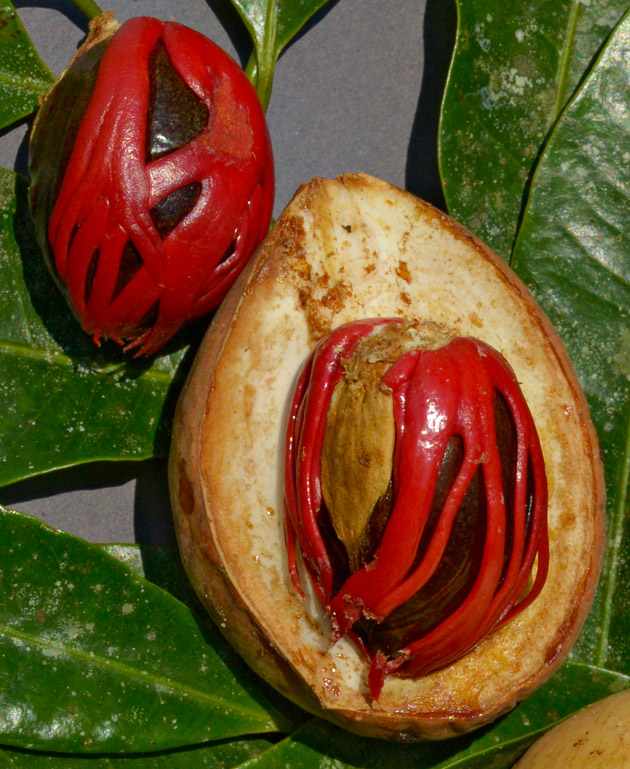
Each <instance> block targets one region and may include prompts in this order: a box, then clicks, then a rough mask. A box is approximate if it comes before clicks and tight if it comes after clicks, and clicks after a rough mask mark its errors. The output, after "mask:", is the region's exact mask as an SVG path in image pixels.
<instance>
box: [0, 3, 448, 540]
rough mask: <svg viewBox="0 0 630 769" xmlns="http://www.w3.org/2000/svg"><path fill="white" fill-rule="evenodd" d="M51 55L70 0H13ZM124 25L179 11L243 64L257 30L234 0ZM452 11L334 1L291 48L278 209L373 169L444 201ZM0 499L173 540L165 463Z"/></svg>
mask: <svg viewBox="0 0 630 769" xmlns="http://www.w3.org/2000/svg"><path fill="white" fill-rule="evenodd" d="M14 4H15V6H16V8H17V10H18V12H19V14H20V17H21V18H22V20H23V22H24V24H25V26H26V28H27V30H28V32H29V34H30V35H31V37H32V39H33V42H34V43H35V45H36V47H37V49H38V50H39V52H40V54H41V56H42V58H43V59H44V61H45V62H46V64H47V65H48V66H49V67H50V68H51V69H52V71H53V72H54V73H55V74H57V75H58V74H60V73H61V71H62V70H63V68H64V67H65V66H66V64H67V62H68V60H69V59H70V58H71V57H72V55H73V53H74V51H75V50H76V48H77V46H78V45H79V44H80V42H81V40H82V39H83V37H84V35H85V33H86V31H87V24H86V21H85V18H84V17H83V16H82V15H81V14H80V13H79V12H78V11H76V9H75V8H74V6H73V5H72V3H71V2H69V0H68V1H64V0H58V1H56V2H55V1H54V0H50V1H47V0H38V1H37V2H27V1H26V0H14ZM101 7H103V8H106V9H109V10H113V11H114V12H115V15H116V17H117V19H118V20H119V21H124V20H125V19H127V18H129V17H130V16H140V15H152V16H156V17H158V18H162V19H169V18H174V19H175V20H176V21H179V22H181V23H183V24H187V25H189V26H191V27H194V28H195V29H197V30H199V31H201V32H203V33H204V34H206V35H207V36H208V37H210V38H211V39H213V40H214V41H215V42H217V43H218V44H219V45H221V46H223V47H224V48H225V49H226V50H228V51H229V52H230V53H231V54H232V55H233V56H234V57H235V58H236V59H237V60H238V61H239V62H240V63H241V64H242V66H245V64H246V61H247V58H248V55H249V50H250V47H249V39H248V36H247V33H246V31H245V29H244V27H243V25H242V23H241V22H240V20H239V18H238V16H237V15H236V12H235V11H234V10H233V8H232V7H231V5H230V4H229V2H228V1H227V0H221V1H220V2H218V1H215V0H207V1H206V0H186V2H178V3H175V2H173V1H172V0H170V1H169V0H128V1H127V2H125V1H124V0H111V2H109V3H108V4H105V3H104V2H103V3H102V4H101ZM454 14H455V12H454V9H453V7H452V3H451V1H450V0H396V1H395V2H394V1H393V0H389V2H383V0H330V2H329V3H328V4H327V5H325V6H324V8H323V9H322V11H320V12H319V13H318V14H317V15H316V16H315V17H314V18H313V20H312V21H311V22H310V23H309V24H308V25H307V27H306V28H305V29H304V30H303V32H302V33H300V35H299V36H298V37H297V38H296V39H295V40H294V41H293V42H292V44H291V45H290V46H289V48H288V49H287V50H286V51H285V52H284V53H283V55H282V56H281V58H280V60H279V62H278V65H277V68H276V75H275V80H274V90H273V94H272V97H271V103H270V106H269V110H268V113H267V118H268V121H269V128H270V132H271V137H272V141H273V146H274V154H275V163H276V206H275V213H276V215H278V214H279V213H280V211H281V210H282V209H283V208H284V206H285V205H286V204H287V202H288V201H289V200H290V198H291V196H292V194H293V192H294V191H295V190H296V188H297V187H298V186H299V185H300V184H302V183H303V182H306V181H308V180H309V179H311V178H312V177H314V176H323V177H334V176H336V175H338V174H341V173H345V172H350V171H363V172H366V173H370V174H373V175H375V176H379V177H381V178H383V179H385V180H387V181H389V182H391V183H393V184H396V185H398V186H400V187H403V188H406V189H408V190H409V191H411V192H413V193H415V194H417V195H420V196H421V197H423V198H425V199H426V200H428V201H429V202H431V203H434V204H435V205H438V206H439V207H443V201H442V197H441V193H440V186H439V179H438V175H437V161H436V142H437V139H436V131H437V120H438V110H439V100H440V96H441V93H442V89H443V86H444V82H445V78H446V72H447V67H448V59H449V55H450V50H451V45H452V40H453V35H454V25H455V15H454ZM27 131H28V125H27V123H24V124H22V125H20V126H18V127H17V128H15V129H13V130H10V131H7V132H5V133H3V134H0V164H1V165H2V166H3V167H5V168H10V169H13V170H16V171H19V172H22V173H26V170H27V146H26V143H27ZM0 502H1V503H3V504H5V505H6V506H9V507H13V508H15V509H18V510H21V511H23V512H28V513H32V514H34V515H37V516H39V517H40V518H42V519H44V520H46V521H47V522H48V523H50V524H51V525H52V526H55V527H56V528H60V529H63V530H65V531H69V532H71V533H74V534H78V535H80V536H82V537H85V538H86V539H90V540H93V541H97V542H133V541H136V542H141V543H146V544H172V543H173V542H174V539H173V533H172V526H171V520H170V506H169V502H168V486H167V481H166V462H165V460H162V459H155V460H151V461H148V462H140V463H131V462H124V463H110V464H108V463H97V464H90V465H83V466H80V467H77V468H72V469H70V470H65V471H59V472H54V473H49V474H48V475H46V476H41V477H39V478H35V479H32V480H29V481H25V482H22V483H18V484H14V485H13V486H10V487H7V488H5V489H0Z"/></svg>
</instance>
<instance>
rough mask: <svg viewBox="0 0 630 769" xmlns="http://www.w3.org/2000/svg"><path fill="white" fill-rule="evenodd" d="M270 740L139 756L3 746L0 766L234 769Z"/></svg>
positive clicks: (34, 768)
mask: <svg viewBox="0 0 630 769" xmlns="http://www.w3.org/2000/svg"><path fill="white" fill-rule="evenodd" d="M269 747H270V744H269V743H268V742H267V741H266V740H260V739H258V740H234V741H232V742H221V743H218V744H214V745H204V746H200V747H194V748H190V749H186V750H172V751H168V752H159V753H148V754H142V755H139V756H130V755H125V756H112V755H108V756H90V757H89V763H86V761H87V760H88V759H86V757H85V756H78V755H71V754H68V753H61V754H54V753H39V752H35V751H29V750H18V749H11V748H0V769H231V768H232V767H237V766H240V765H241V764H244V763H245V762H246V761H249V760H251V759H252V758H256V756H259V755H260V754H261V753H262V752H263V751H265V750H268V749H269Z"/></svg>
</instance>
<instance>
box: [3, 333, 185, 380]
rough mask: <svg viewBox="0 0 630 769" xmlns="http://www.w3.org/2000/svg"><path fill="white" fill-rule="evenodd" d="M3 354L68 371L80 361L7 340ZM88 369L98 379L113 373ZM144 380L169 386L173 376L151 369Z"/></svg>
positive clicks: (58, 353) (60, 353) (144, 376)
mask: <svg viewBox="0 0 630 769" xmlns="http://www.w3.org/2000/svg"><path fill="white" fill-rule="evenodd" d="M2 354H6V355H9V356H14V357H23V358H30V359H31V360H36V361H42V362H45V363H47V364H49V365H50V364H55V365H59V366H61V367H63V368H68V369H72V368H73V367H74V366H75V365H77V363H78V361H75V360H73V359H72V358H71V357H70V356H69V355H66V353H63V352H59V351H58V350H50V349H46V348H45V347H29V346H28V345H24V344H19V343H17V342H9V341H8V340H6V339H3V340H0V355H2ZM86 368H87V369H88V370H89V371H90V373H91V374H92V375H93V376H97V377H98V376H105V375H107V374H109V373H111V370H110V371H107V370H105V371H98V370H94V369H91V368H90V367H89V366H86ZM116 368H118V364H116ZM142 378H143V379H147V380H153V381H157V382H164V383H167V384H168V383H170V382H171V381H172V379H173V376H172V375H171V374H170V373H169V372H168V371H160V370H159V369H149V370H148V371H145V372H144V374H142Z"/></svg>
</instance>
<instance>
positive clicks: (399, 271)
mask: <svg viewBox="0 0 630 769" xmlns="http://www.w3.org/2000/svg"><path fill="white" fill-rule="evenodd" d="M396 275H398V277H399V278H401V279H402V280H404V281H405V283H411V273H410V272H409V267H408V266H407V262H405V261H403V260H402V259H399V260H398V267H396Z"/></svg>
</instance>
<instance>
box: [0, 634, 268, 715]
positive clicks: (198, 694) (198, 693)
mask: <svg viewBox="0 0 630 769" xmlns="http://www.w3.org/2000/svg"><path fill="white" fill-rule="evenodd" d="M0 635H4V636H8V637H9V638H14V639H17V640H19V641H22V642H23V643H29V644H33V645H35V646H39V647H40V648H42V649H46V648H47V649H54V650H55V651H59V652H60V653H63V654H67V655H68V656H70V657H72V658H75V659H78V660H81V661H83V662H87V663H90V664H93V665H97V666H99V667H102V668H105V669H108V670H112V671H115V672H116V673H119V674H121V676H123V677H124V676H126V677H128V678H136V679H138V680H140V681H143V682H146V681H149V682H152V683H153V684H155V685H156V686H163V687H164V688H165V689H167V690H168V689H170V690H171V691H173V692H178V693H181V694H183V695H186V696H189V697H192V698H193V699H196V700H200V701H204V702H207V703H209V704H211V705H214V706H215V707H217V708H218V707H222V708H228V709H230V710H237V711H238V712H239V713H241V714H242V715H245V716H249V717H251V718H253V719H255V720H256V721H260V720H261V715H260V712H257V711H255V710H253V709H252V708H248V707H246V706H244V705H241V704H238V705H235V704H234V702H232V701H230V700H226V699H225V698H223V697H217V696H215V695H213V694H211V693H209V692H206V691H203V690H201V689H195V688H193V687H192V686H188V685H187V684H183V683H181V682H180V681H174V680H173V679H172V678H163V677H161V676H158V675H155V674H154V673H149V672H147V671H146V670H141V669H140V668H135V667H131V666H130V665H126V664H124V663H123V662H120V661H119V660H118V659H107V658H105V657H102V656H99V655H97V654H95V653H93V652H88V651H82V650H81V649H78V648H76V647H68V646H65V645H63V644H58V643H46V642H45V641H44V640H42V639H41V638H39V637H38V636H36V635H33V634H32V633H26V632H24V631H21V630H18V629H17V628H15V627H12V626H11V625H7V624H6V623H0ZM267 723H269V724H271V723H273V719H272V718H271V717H270V716H268V717H267Z"/></svg>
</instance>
